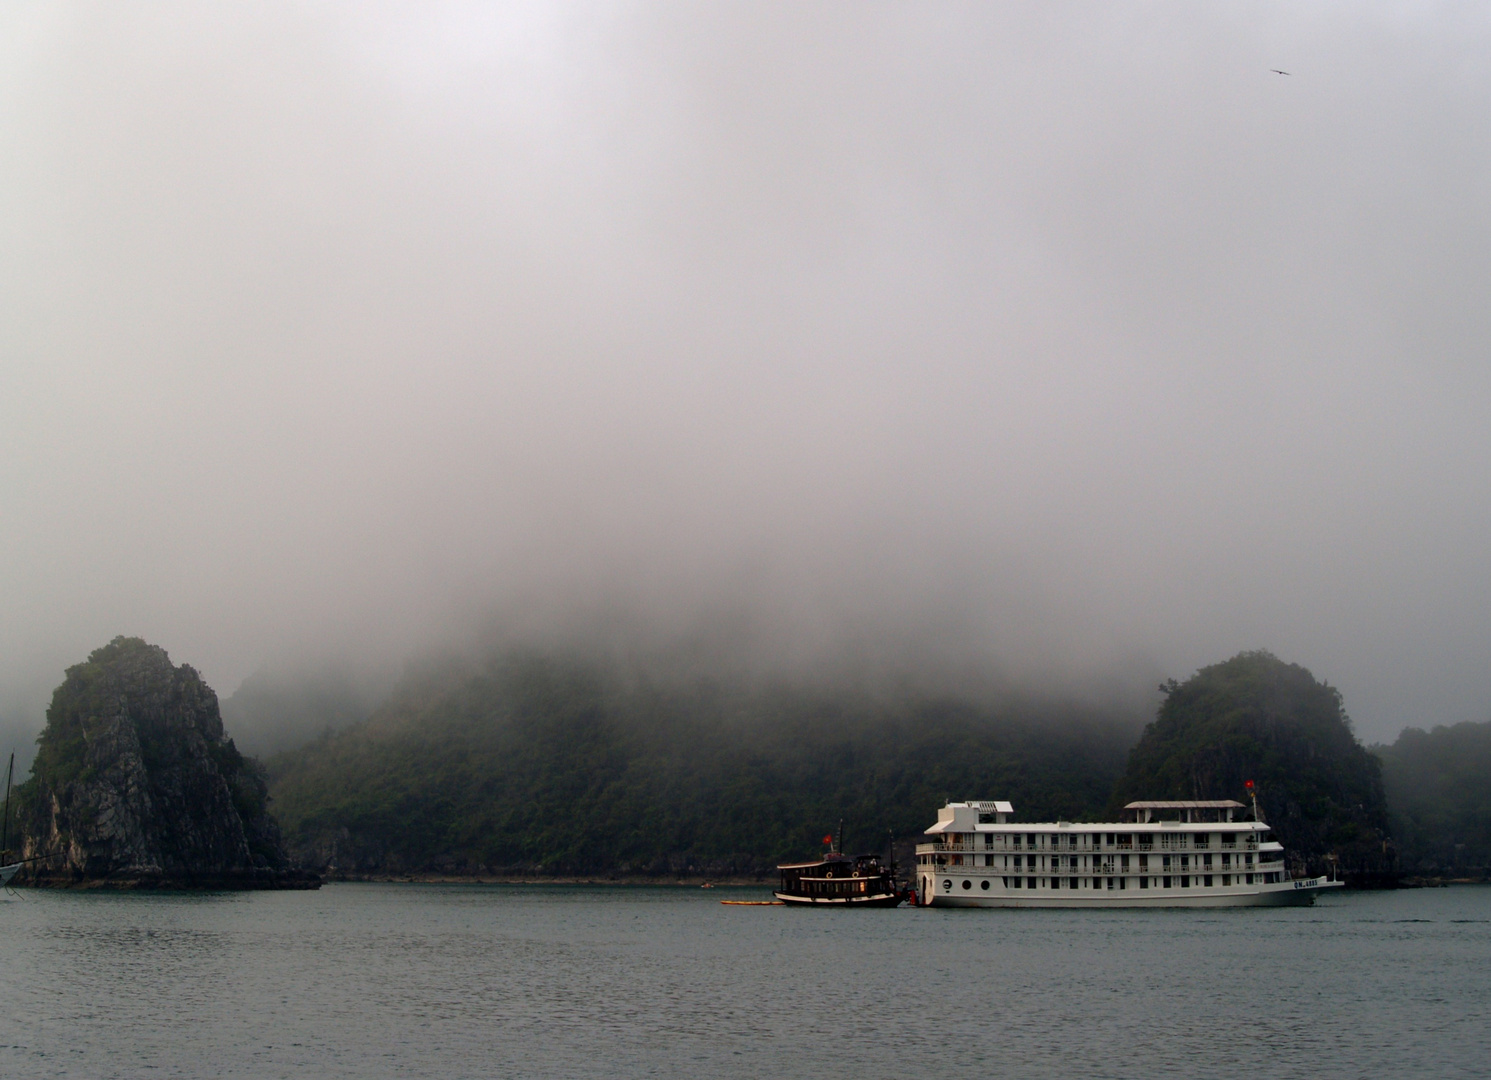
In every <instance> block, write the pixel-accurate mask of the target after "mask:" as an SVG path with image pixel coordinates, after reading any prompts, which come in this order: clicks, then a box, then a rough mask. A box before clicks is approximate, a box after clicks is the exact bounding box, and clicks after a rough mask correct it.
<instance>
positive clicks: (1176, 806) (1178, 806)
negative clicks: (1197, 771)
mask: <svg viewBox="0 0 1491 1080" xmlns="http://www.w3.org/2000/svg"><path fill="white" fill-rule="evenodd" d="M1123 808H1124V809H1125V810H1241V809H1243V808H1244V807H1243V804H1242V803H1240V802H1233V801H1232V800H1231V799H1210V800H1207V799H1200V800H1196V799H1191V800H1179V801H1168V802H1167V801H1159V802H1131V803H1125V804H1124V807H1123Z"/></svg>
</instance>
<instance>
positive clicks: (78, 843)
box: [17, 637, 317, 888]
mask: <svg viewBox="0 0 1491 1080" xmlns="http://www.w3.org/2000/svg"><path fill="white" fill-rule="evenodd" d="M17 801H18V804H19V809H20V824H21V825H22V827H23V829H24V835H25V840H24V845H23V854H24V855H26V856H27V857H33V856H43V855H46V856H49V857H48V858H45V859H42V860H39V861H37V862H35V863H33V864H31V865H30V866H29V867H28V870H27V873H26V876H27V878H28V879H29V880H30V881H31V882H32V883H34V884H107V885H118V886H144V887H167V888H176V887H209V888H286V887H288V888H295V887H307V886H314V885H315V884H316V883H317V879H316V878H315V877H314V876H312V875H307V874H304V873H300V872H298V871H295V870H294V869H292V868H291V867H290V866H289V863H288V860H287V858H286V856H285V853H284V849H283V846H282V845H281V843H280V836H279V829H278V827H277V826H276V825H275V822H274V819H273V818H271V817H270V816H269V814H268V811H267V808H266V806H267V802H268V797H267V789H266V787H265V783H264V780H263V778H262V774H261V771H260V769H259V767H258V765H257V763H256V762H254V761H252V759H248V758H245V757H243V756H242V755H241V754H239V753H238V750H237V749H236V748H235V747H234V745H233V741H232V740H231V739H229V738H226V737H225V735H224V734H223V723H222V717H221V716H220V714H219V712H218V702H217V695H216V694H214V693H213V691H212V689H211V688H210V687H209V686H207V684H206V683H204V682H203V681H202V679H201V678H200V676H198V674H197V673H196V672H195V671H194V670H192V668H190V667H188V666H187V665H185V664H183V665H181V666H180V667H175V666H173V665H172V664H171V660H170V658H169V657H168V656H167V655H166V652H165V650H164V649H161V648H159V647H158V646H154V645H150V644H147V643H146V642H144V641H142V640H140V639H139V638H124V637H120V638H115V639H114V640H113V641H112V642H110V643H109V644H108V645H106V646H104V647H103V648H102V649H99V650H97V651H96V652H94V653H93V654H92V655H91V656H89V658H88V660H87V662H86V663H83V664H78V665H76V666H75V667H71V668H69V669H68V670H67V676H66V679H65V681H64V682H63V683H62V685H61V686H59V687H58V688H57V691H56V693H54V694H53V696H52V704H51V707H50V708H49V709H48V710H47V725H46V728H45V730H44V731H43V732H42V735H41V738H40V739H39V740H38V749H37V755H36V761H35V764H34V765H33V766H32V773H31V779H30V780H29V781H27V783H26V784H25V785H23V787H22V788H21V789H19V791H18V799H17Z"/></svg>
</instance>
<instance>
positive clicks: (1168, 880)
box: [1164, 878, 1170, 889]
mask: <svg viewBox="0 0 1491 1080" xmlns="http://www.w3.org/2000/svg"><path fill="white" fill-rule="evenodd" d="M1164 882H1165V888H1167V889H1168V888H1170V879H1169V878H1165V879H1164Z"/></svg>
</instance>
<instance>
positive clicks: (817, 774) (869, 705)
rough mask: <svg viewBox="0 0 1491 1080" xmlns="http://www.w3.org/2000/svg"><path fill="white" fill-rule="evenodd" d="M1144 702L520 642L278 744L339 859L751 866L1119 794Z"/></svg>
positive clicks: (655, 869)
mask: <svg viewBox="0 0 1491 1080" xmlns="http://www.w3.org/2000/svg"><path fill="white" fill-rule="evenodd" d="M1137 730H1138V724H1137V723H1135V722H1133V721H1132V720H1131V719H1127V718H1122V717H1110V716H1099V715H1093V714H1092V713H1091V712H1090V711H1083V710H1081V709H1078V708H1075V707H1059V706H1039V705H1037V704H1033V703H1030V702H1024V703H1012V704H1008V705H1005V706H993V705H978V704H974V703H972V702H969V701H962V700H951V699H937V698H934V697H928V696H915V695H906V696H901V697H896V696H893V695H892V696H881V695H869V694H865V693H861V692H856V691H842V692H829V691H823V690H805V689H800V688H792V687H786V686H775V687H741V686H735V687H732V686H728V685H722V684H716V683H710V682H708V681H704V680H695V681H692V682H687V683H677V682H675V683H670V684H658V683H653V682H649V681H647V680H645V679H637V678H622V677H620V676H618V675H616V674H613V673H609V672H607V671H605V670H602V669H600V668H598V667H596V666H594V665H591V664H587V663H584V662H581V661H576V660H567V659H559V658H555V657H553V656H541V655H522V656H514V655H509V656H506V657H504V658H502V659H501V660H498V661H496V662H494V663H492V664H491V665H490V666H489V667H487V668H486V669H485V670H481V671H475V672H472V671H461V670H457V669H447V670H443V671H427V672H424V673H422V674H416V675H410V676H408V677H406V679H405V681H404V682H403V683H402V684H401V685H400V687H399V688H398V689H397V690H396V691H395V693H394V694H393V695H392V697H391V698H390V699H389V701H388V703H387V704H386V705H385V706H383V707H382V708H381V709H380V710H379V711H378V712H377V714H376V715H375V716H374V717H373V718H372V719H370V720H369V721H367V722H365V723H362V724H358V725H355V726H353V727H351V728H348V729H347V730H345V731H341V732H337V733H334V734H329V735H327V736H325V737H323V738H321V739H320V740H318V741H317V742H315V743H313V744H312V745H310V746H308V747H305V748H302V749H301V750H299V751H296V752H294V753H290V754H283V755H280V756H279V757H278V758H276V759H274V760H273V761H272V762H271V763H270V769H271V774H272V792H273V796H274V799H275V809H276V813H277V814H278V816H279V819H280V821H281V824H282V826H283V828H284V830H285V835H286V838H287V842H288V843H289V844H291V845H292V847H294V848H295V849H296V850H298V851H299V852H300V853H301V855H302V856H303V857H305V858H306V859H307V861H308V862H310V863H311V864H312V865H316V866H328V867H330V868H331V869H332V870H333V871H335V872H342V873H352V874H357V873H399V872H418V871H436V872H439V871H444V872H478V871H481V870H487V871H498V870H504V871H509V872H511V871H523V872H527V871H534V872H549V873H559V872H575V873H672V872H680V871H687V870H693V871H695V872H702V873H710V874H725V873H737V874H744V873H753V872H758V871H761V870H763V869H768V868H770V867H772V866H774V865H775V863H776V862H778V861H779V860H782V859H785V858H794V857H800V856H806V855H811V854H813V853H815V852H817V851H819V850H821V839H822V837H823V835H824V834H825V833H826V832H828V831H830V830H832V829H833V828H834V826H835V824H836V823H837V821H838V820H839V819H840V818H841V817H842V818H844V819H846V821H847V822H848V828H849V833H850V836H849V846H850V847H851V848H874V847H877V846H879V845H880V844H881V843H882V842H883V840H884V838H885V836H886V834H887V833H888V832H891V831H893V832H894V833H895V834H896V835H898V836H902V837H905V836H908V835H913V834H916V833H919V832H920V831H921V830H922V829H924V828H925V827H926V826H927V825H928V824H929V823H930V822H931V821H933V820H935V816H936V810H937V807H938V806H940V805H941V804H942V803H943V801H944V800H945V799H947V798H950V797H951V798H968V797H975V798H990V797H995V796H997V797H999V798H1005V799H1011V800H1013V801H1014V803H1015V805H1016V807H1017V809H1018V810H1019V811H1020V813H1021V815H1022V816H1023V817H1025V818H1026V819H1027V820H1034V819H1039V818H1048V819H1049V818H1055V817H1064V818H1081V817H1084V816H1089V815H1091V814H1093V813H1095V812H1097V811H1098V810H1100V809H1101V808H1102V806H1103V804H1104V801H1105V800H1106V798H1107V796H1108V794H1109V792H1110V791H1111V790H1112V787H1113V784H1114V782H1115V781H1116V780H1117V778H1118V775H1119V772H1120V771H1121V769H1122V767H1123V763H1124V756H1125V753H1126V751H1127V750H1128V748H1129V746H1131V745H1132V743H1133V740H1134V737H1135V735H1136V734H1137Z"/></svg>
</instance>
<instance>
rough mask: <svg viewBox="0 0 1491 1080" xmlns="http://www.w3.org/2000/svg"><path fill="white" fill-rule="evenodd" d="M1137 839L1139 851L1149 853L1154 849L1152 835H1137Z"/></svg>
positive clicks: (1144, 833)
mask: <svg viewBox="0 0 1491 1080" xmlns="http://www.w3.org/2000/svg"><path fill="white" fill-rule="evenodd" d="M1137 839H1138V842H1139V850H1140V851H1149V850H1150V849H1152V848H1153V847H1154V833H1147V832H1143V833H1139V835H1138V838H1137Z"/></svg>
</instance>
